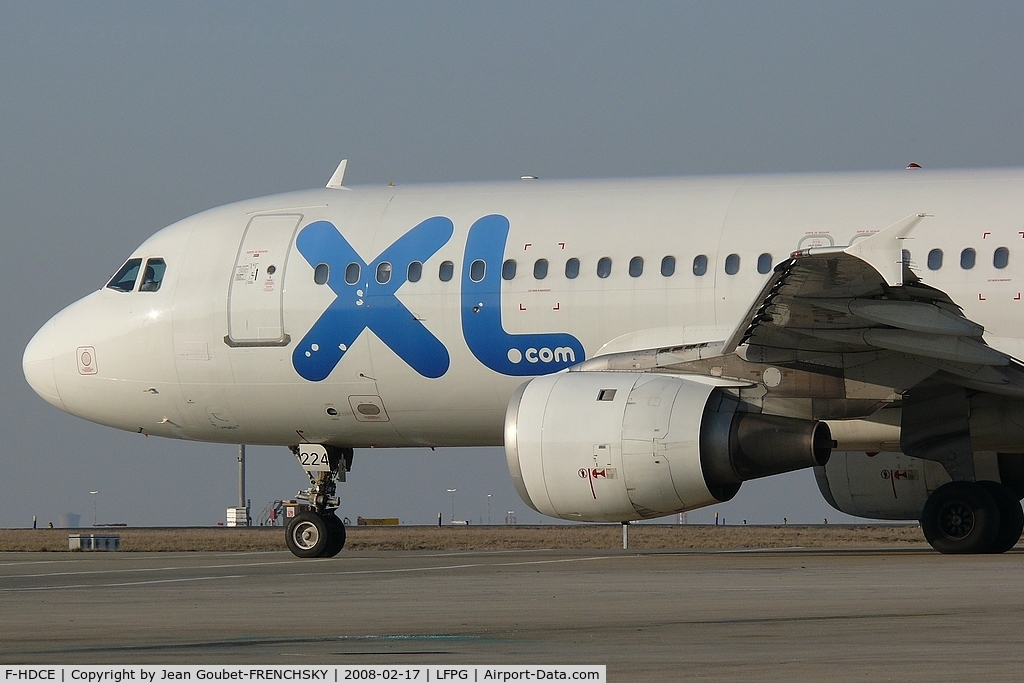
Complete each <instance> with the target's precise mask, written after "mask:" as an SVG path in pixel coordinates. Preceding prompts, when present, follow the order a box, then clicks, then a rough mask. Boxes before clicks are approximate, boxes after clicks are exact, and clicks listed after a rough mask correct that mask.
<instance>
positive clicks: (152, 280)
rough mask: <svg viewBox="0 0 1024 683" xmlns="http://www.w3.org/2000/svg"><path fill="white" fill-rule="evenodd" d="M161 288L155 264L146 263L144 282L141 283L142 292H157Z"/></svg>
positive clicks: (140, 289)
mask: <svg viewBox="0 0 1024 683" xmlns="http://www.w3.org/2000/svg"><path fill="white" fill-rule="evenodd" d="M158 289H160V283H159V282H158V281H157V279H156V272H155V271H154V270H153V266H151V265H149V264H148V263H147V264H146V270H145V273H143V275H142V284H140V285H139V291H140V292H155V291H156V290H158Z"/></svg>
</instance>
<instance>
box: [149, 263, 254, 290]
mask: <svg viewBox="0 0 1024 683" xmlns="http://www.w3.org/2000/svg"><path fill="white" fill-rule="evenodd" d="M271 268H273V266H271ZM165 270H167V264H165V263H164V260H163V259H162V258H151V259H149V260H148V261H146V267H145V268H144V269H143V271H142V283H141V284H140V285H139V291H140V292H155V291H157V290H159V289H160V283H161V282H163V281H164V271H165ZM267 272H270V268H268V269H267Z"/></svg>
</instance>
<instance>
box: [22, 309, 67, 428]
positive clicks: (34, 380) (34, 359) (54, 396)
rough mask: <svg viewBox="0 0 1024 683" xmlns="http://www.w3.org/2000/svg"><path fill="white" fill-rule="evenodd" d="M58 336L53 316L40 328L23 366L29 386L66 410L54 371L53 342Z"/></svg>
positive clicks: (27, 349) (23, 358) (27, 348)
mask: <svg viewBox="0 0 1024 683" xmlns="http://www.w3.org/2000/svg"><path fill="white" fill-rule="evenodd" d="M56 337H57V325H56V324H55V323H54V321H53V318H51V319H50V320H49V321H47V323H46V324H45V325H43V326H42V327H41V328H39V331H38V332H36V334H35V336H34V337H32V340H31V341H29V343H28V346H26V347H25V355H24V356H22V359H21V368H22V371H23V372H24V373H25V379H26V380H27V381H28V384H29V386H31V387H32V389H33V390H35V392H36V393H37V394H39V395H40V396H41V397H42V398H43V399H44V400H45V401H46V402H47V403H49V404H50V405H52V406H54V407H56V408H60V409H61V410H65V408H64V404H63V402H62V401H61V400H60V393H59V392H58V391H57V380H56V379H55V376H54V372H53V344H54V342H55V341H56Z"/></svg>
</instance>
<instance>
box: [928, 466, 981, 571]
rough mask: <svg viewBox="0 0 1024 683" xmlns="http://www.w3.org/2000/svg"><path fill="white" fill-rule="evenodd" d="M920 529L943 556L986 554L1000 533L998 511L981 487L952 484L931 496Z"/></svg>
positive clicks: (953, 482)
mask: <svg viewBox="0 0 1024 683" xmlns="http://www.w3.org/2000/svg"><path fill="white" fill-rule="evenodd" d="M921 529H922V530H923V531H924V537H925V538H926V539H928V543H930V544H931V546H932V547H933V548H935V549H936V550H938V551H939V552H940V553H946V554H966V553H983V552H986V551H987V550H988V549H989V548H991V547H992V546H993V543H994V541H995V539H996V535H997V534H998V533H999V508H998V506H997V505H996V501H995V498H993V497H992V494H991V493H989V492H988V491H987V490H986V488H985V487H984V486H982V485H981V484H978V483H976V482H972V481H951V482H949V483H948V484H944V485H942V486H940V487H939V488H937V489H935V491H934V492H933V493H932V495H930V496H928V500H927V502H925V504H924V511H923V512H922V513H921Z"/></svg>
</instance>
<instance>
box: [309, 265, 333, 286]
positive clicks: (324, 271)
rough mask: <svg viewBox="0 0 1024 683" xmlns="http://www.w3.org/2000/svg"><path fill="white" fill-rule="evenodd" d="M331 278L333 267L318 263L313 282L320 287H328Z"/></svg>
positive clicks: (314, 270)
mask: <svg viewBox="0 0 1024 683" xmlns="http://www.w3.org/2000/svg"><path fill="white" fill-rule="evenodd" d="M330 277H331V267H330V266H329V265H327V264H326V263H318V264H317V265H316V268H314V269H313V282H314V283H315V284H318V285H326V284H327V281H328V280H329V279H330Z"/></svg>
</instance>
